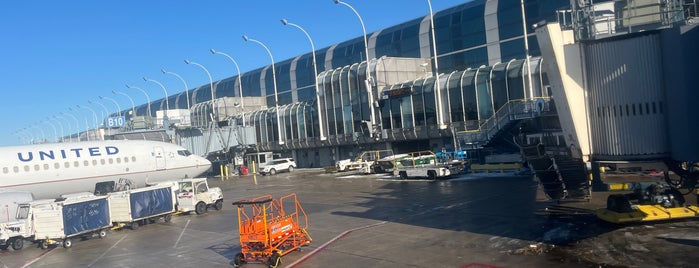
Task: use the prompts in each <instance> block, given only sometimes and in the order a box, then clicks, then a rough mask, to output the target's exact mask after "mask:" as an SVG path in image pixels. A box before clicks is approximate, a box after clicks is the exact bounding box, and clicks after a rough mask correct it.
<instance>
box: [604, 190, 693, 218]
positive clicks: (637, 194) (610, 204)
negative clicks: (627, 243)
mask: <svg viewBox="0 0 699 268" xmlns="http://www.w3.org/2000/svg"><path fill="white" fill-rule="evenodd" d="M630 188H631V190H633V193H630V194H614V195H610V196H609V197H608V198H607V207H606V208H601V209H598V210H597V211H596V212H595V213H596V214H597V217H598V218H600V219H602V220H604V221H607V222H611V223H635V222H648V221H667V220H676V219H686V218H697V217H699V207H697V206H694V205H687V206H685V204H684V203H685V200H684V197H683V195H682V194H681V193H680V192H679V191H678V190H677V189H676V188H672V187H669V186H668V185H665V184H662V183H633V184H631V187H630ZM631 201H635V202H636V203H637V204H632V203H631Z"/></svg>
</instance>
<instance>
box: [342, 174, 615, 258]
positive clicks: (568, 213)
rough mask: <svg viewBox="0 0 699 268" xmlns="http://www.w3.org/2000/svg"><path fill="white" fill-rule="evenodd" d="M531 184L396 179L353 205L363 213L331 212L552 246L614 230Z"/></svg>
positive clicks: (528, 181)
mask: <svg viewBox="0 0 699 268" xmlns="http://www.w3.org/2000/svg"><path fill="white" fill-rule="evenodd" d="M537 186H538V185H537V182H536V181H535V180H533V179H532V178H531V177H489V178H484V179H475V180H441V181H409V182H407V181H406V182H401V181H397V182H394V183H389V184H386V185H385V186H383V187H381V188H380V189H378V191H376V192H378V193H375V194H372V195H373V197H369V199H368V200H366V201H364V202H361V203H357V204H355V205H357V206H360V207H365V208H367V210H366V211H365V212H334V214H337V215H343V216H351V217H360V218H368V219H374V220H379V221H390V222H395V223H401V224H408V225H416V226H422V227H429V228H437V229H444V230H453V231H466V232H471V233H478V234H486V235H492V236H502V237H509V238H514V239H520V240H526V241H536V242H544V243H548V244H553V245H569V244H573V243H576V242H578V241H580V240H583V239H586V238H589V237H594V236H598V235H600V234H603V233H607V232H611V231H613V230H615V229H617V228H618V227H617V226H613V225H607V224H600V223H599V221H598V219H597V218H596V217H595V216H594V214H592V213H591V211H590V210H584V209H574V208H569V207H562V206H557V205H555V203H553V202H550V201H538V200H537ZM365 198H366V197H365ZM554 211H555V212H554Z"/></svg>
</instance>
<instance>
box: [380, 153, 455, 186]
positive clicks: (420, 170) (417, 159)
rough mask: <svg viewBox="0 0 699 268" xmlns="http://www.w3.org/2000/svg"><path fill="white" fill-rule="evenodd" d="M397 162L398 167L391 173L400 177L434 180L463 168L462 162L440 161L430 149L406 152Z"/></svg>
mask: <svg viewBox="0 0 699 268" xmlns="http://www.w3.org/2000/svg"><path fill="white" fill-rule="evenodd" d="M398 162H400V167H397V168H395V169H394V170H393V175H394V176H398V177H400V178H401V179H407V178H411V177H422V178H428V179H431V180H434V179H437V178H443V177H448V176H451V175H453V174H457V173H460V172H461V171H462V170H463V169H464V163H463V162H458V161H457V162H447V163H440V162H439V161H438V158H437V155H435V154H434V153H433V152H432V151H419V152H412V153H408V156H407V157H405V158H403V159H401V160H399V161H398Z"/></svg>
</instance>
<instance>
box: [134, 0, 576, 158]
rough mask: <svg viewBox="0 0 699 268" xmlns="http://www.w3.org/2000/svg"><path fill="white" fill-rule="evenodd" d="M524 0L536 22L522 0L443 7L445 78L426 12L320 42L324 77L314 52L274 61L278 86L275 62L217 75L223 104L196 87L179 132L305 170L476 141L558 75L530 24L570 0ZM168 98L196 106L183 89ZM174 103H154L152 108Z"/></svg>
mask: <svg viewBox="0 0 699 268" xmlns="http://www.w3.org/2000/svg"><path fill="white" fill-rule="evenodd" d="M524 2H525V10H526V23H524V20H523V14H522V6H521V5H520V1H519V0H495V1H485V0H475V1H469V2H467V3H464V4H461V5H458V6H454V7H452V8H449V9H445V10H442V11H438V12H436V13H434V35H435V36H434V37H435V40H436V52H437V55H438V62H437V63H438V72H439V75H438V81H437V77H436V76H435V75H434V66H435V65H434V57H433V46H432V34H433V32H431V30H430V28H431V24H430V15H429V14H425V15H424V16H422V17H419V18H416V19H414V20H410V21H407V22H404V23H401V24H398V25H395V26H392V27H389V28H385V29H382V30H379V31H376V32H373V33H367V47H365V43H364V36H361V35H360V36H358V37H356V38H354V39H351V40H347V41H343V42H340V43H337V44H335V45H332V46H330V47H326V48H322V49H319V50H317V51H315V57H316V63H317V64H316V66H317V73H318V75H317V77H316V76H315V74H316V72H315V70H314V64H313V53H311V52H308V53H306V54H302V55H298V56H296V57H294V58H291V59H287V60H284V61H281V62H276V63H275V68H276V70H275V71H276V87H277V94H275V90H274V84H275V81H273V77H274V76H273V73H272V69H271V68H272V66H271V65H267V66H263V67H261V68H259V69H255V70H251V71H248V72H245V73H243V74H241V76H240V77H237V76H233V77H229V78H226V79H223V80H220V81H214V82H213V85H214V87H215V94H216V99H215V100H214V101H213V102H212V101H211V96H212V94H211V88H210V85H209V84H205V85H201V86H199V87H196V88H194V89H191V90H190V91H189V92H190V93H191V95H190V97H191V100H190V102H191V103H194V105H192V107H191V110H190V111H189V114H190V118H191V123H189V124H182V125H179V126H178V127H177V129H176V133H175V134H174V135H171V136H172V137H175V138H176V141H175V142H178V143H180V144H182V145H183V146H186V147H190V148H189V149H190V150H192V151H193V152H195V153H199V154H205V153H207V152H214V151H221V150H222V149H224V148H226V147H227V148H228V149H231V151H238V152H241V151H245V150H247V151H248V152H262V151H273V152H275V153H279V154H280V155H283V156H286V157H293V158H295V159H296V161H297V163H298V165H299V166H300V167H322V166H329V165H333V164H334V161H336V160H339V159H343V158H349V157H354V156H356V155H357V154H358V153H359V152H360V151H362V150H370V149H393V150H394V151H395V152H396V153H400V152H409V151H416V150H433V151H440V150H448V151H454V150H464V149H470V148H463V142H460V141H457V140H456V139H455V135H454V134H455V133H458V132H463V131H473V130H479V129H480V128H481V127H482V125H483V124H484V123H486V122H487V121H488V120H489V119H491V118H495V117H496V115H497V112H498V111H500V110H503V109H508V110H511V109H513V108H516V107H523V106H521V104H522V102H523V101H527V100H529V101H532V100H538V99H542V100H546V102H545V103H544V104H546V105H548V97H549V91H548V90H547V87H548V81H547V77H546V74H545V73H544V72H543V71H542V68H541V66H542V64H541V63H542V58H541V57H540V54H541V53H540V51H539V46H538V44H537V41H536V38H535V34H534V33H533V31H532V30H531V27H530V26H531V25H533V24H535V23H537V22H540V21H543V20H546V21H555V20H556V10H558V9H565V8H567V6H568V2H567V1H559V0H527V1H524ZM523 25H527V28H528V29H527V36H526V37H525V35H524V31H525V27H524V26H523ZM525 44H527V45H528V51H527V49H525V47H526V46H525ZM365 51H366V52H365ZM367 53H368V57H367ZM527 54H528V55H530V58H529V59H527ZM367 58H368V59H369V60H368V61H367ZM239 81H240V83H241V84H240V85H239V84H238V83H239ZM316 83H317V87H318V89H317V90H316ZM239 87H240V88H242V96H243V97H244V98H242V99H241V98H240V96H239V94H238V88H239ZM167 101H168V102H169V103H170V106H171V108H172V107H173V106H172V104H175V107H176V109H187V99H186V96H185V94H184V92H183V93H180V94H177V95H172V96H169V97H168V100H167ZM241 101H244V102H245V107H244V109H243V108H241V105H240V104H241ZM517 102H519V103H520V106H517V105H514V104H515V103H517ZM165 103H166V100H165V99H160V100H155V101H153V102H151V106H152V107H154V108H152V111H151V112H152V114H151V116H156V113H155V111H156V110H164V108H165V105H166V104H165ZM212 108H213V109H215V111H213V112H212ZM520 109H524V110H523V112H525V113H526V112H527V111H528V110H527V108H520ZM546 109H548V108H546ZM146 113H147V105H146V104H143V105H140V106H137V107H136V114H146ZM210 114H212V115H215V116H209V115H210ZM212 119H213V120H215V121H218V122H217V124H215V125H218V126H220V127H221V130H219V131H216V132H217V133H223V134H222V137H219V138H210V137H212V136H216V135H220V134H216V135H210V134H209V132H210V131H214V130H212V129H211V126H212V123H211V120H212ZM491 121H493V120H491ZM243 124H244V125H245V126H243ZM508 127H509V126H508ZM253 137H254V138H253ZM493 138H494V137H488V139H493ZM460 144H461V145H460ZM241 145H242V146H241ZM478 147H479V146H474V148H478ZM496 147H497V146H494V148H495V149H492V150H498V149H497V148H496ZM505 147H507V146H505ZM504 149H507V148H504ZM510 149H511V148H510Z"/></svg>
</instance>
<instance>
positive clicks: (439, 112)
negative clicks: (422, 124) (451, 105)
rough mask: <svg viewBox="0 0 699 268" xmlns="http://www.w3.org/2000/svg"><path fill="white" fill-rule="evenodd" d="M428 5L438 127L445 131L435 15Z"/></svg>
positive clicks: (430, 5)
mask: <svg viewBox="0 0 699 268" xmlns="http://www.w3.org/2000/svg"><path fill="white" fill-rule="evenodd" d="M427 5H428V6H429V7H430V29H431V30H432V54H433V55H434V81H435V84H436V89H435V90H436V94H435V95H436V97H437V107H436V108H437V126H439V129H445V128H447V126H446V125H445V124H444V120H443V119H442V118H443V115H442V90H441V84H440V82H439V63H438V60H437V39H436V37H435V32H434V13H432V3H431V2H430V0H427Z"/></svg>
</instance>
